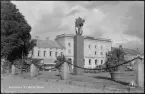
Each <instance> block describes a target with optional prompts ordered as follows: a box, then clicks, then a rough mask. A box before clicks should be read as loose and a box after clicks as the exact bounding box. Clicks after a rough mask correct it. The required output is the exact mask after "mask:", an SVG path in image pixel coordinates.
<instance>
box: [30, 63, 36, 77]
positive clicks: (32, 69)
mask: <svg viewBox="0 0 145 94" xmlns="http://www.w3.org/2000/svg"><path fill="white" fill-rule="evenodd" d="M30 73H31V77H34V76H36V75H37V67H36V66H35V65H34V64H31V66H30Z"/></svg>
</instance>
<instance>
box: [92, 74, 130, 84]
mask: <svg viewBox="0 0 145 94" xmlns="http://www.w3.org/2000/svg"><path fill="white" fill-rule="evenodd" d="M93 78H97V79H105V80H109V81H113V82H116V83H119V84H122V85H128V84H129V83H128V82H124V81H115V80H113V79H111V78H110V77H103V76H93Z"/></svg>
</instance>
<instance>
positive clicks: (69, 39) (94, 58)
mask: <svg viewBox="0 0 145 94" xmlns="http://www.w3.org/2000/svg"><path fill="white" fill-rule="evenodd" d="M73 37H74V35H73V34H62V35H58V36H56V38H55V40H54V41H51V40H48V39H47V40H39V39H38V41H37V45H36V47H35V48H34V54H33V58H41V59H44V63H45V64H54V63H53V62H54V60H56V53H57V55H60V54H61V53H63V54H64V55H65V56H66V57H67V58H71V60H72V63H73V55H74V40H73ZM111 47H112V42H111V40H110V39H102V38H94V37H87V36H84V64H85V65H84V67H86V68H94V67H96V66H97V65H101V64H103V63H104V62H105V54H106V52H107V51H111ZM50 54H51V55H50Z"/></svg>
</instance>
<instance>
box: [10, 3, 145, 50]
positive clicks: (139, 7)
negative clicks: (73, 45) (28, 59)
mask: <svg viewBox="0 0 145 94" xmlns="http://www.w3.org/2000/svg"><path fill="white" fill-rule="evenodd" d="M12 3H14V4H15V5H16V6H17V8H18V9H19V11H20V12H21V13H22V14H23V15H24V16H25V19H26V20H27V22H28V24H29V25H30V26H31V27H32V30H31V35H32V38H34V37H35V36H39V37H40V39H45V38H46V37H49V38H50V39H54V38H55V36H56V35H59V34H64V33H66V34H75V20H76V19H77V18H78V17H81V18H83V19H85V23H84V26H83V36H92V37H96V38H107V39H111V40H112V46H113V47H118V46H119V45H122V46H123V47H124V48H130V49H135V50H136V49H137V48H139V51H140V52H144V1H12Z"/></svg>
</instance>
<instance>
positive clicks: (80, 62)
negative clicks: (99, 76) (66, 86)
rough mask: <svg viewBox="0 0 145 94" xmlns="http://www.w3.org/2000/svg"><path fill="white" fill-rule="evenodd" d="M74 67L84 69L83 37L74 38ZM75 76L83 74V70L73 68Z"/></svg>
mask: <svg viewBox="0 0 145 94" xmlns="http://www.w3.org/2000/svg"><path fill="white" fill-rule="evenodd" d="M74 65H77V66H80V67H84V37H83V36H78V35H76V36H74ZM74 74H75V75H82V74H84V70H83V69H80V68H77V67H74Z"/></svg>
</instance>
